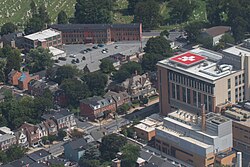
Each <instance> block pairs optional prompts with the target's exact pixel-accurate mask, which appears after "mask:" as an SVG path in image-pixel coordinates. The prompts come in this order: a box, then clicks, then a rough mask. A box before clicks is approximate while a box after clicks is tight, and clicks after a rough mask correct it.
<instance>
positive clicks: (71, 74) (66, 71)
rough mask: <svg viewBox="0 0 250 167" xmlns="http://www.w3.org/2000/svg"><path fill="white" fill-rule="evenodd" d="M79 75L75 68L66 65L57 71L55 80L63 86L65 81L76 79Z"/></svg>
mask: <svg viewBox="0 0 250 167" xmlns="http://www.w3.org/2000/svg"><path fill="white" fill-rule="evenodd" d="M78 75H79V71H78V69H77V68H76V67H75V66H71V65H64V66H60V67H59V68H58V69H57V70H56V76H55V78H54V80H55V81H56V82H57V83H59V84H61V83H62V81H63V80H65V79H72V78H76V76H78Z"/></svg>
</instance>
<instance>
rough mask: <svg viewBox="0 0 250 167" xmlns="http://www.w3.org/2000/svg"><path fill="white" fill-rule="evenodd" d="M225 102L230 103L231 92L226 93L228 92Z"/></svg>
mask: <svg viewBox="0 0 250 167" xmlns="http://www.w3.org/2000/svg"><path fill="white" fill-rule="evenodd" d="M227 100H228V101H231V91H228V92H227Z"/></svg>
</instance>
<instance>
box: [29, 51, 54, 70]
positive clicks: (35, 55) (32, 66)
mask: <svg viewBox="0 0 250 167" xmlns="http://www.w3.org/2000/svg"><path fill="white" fill-rule="evenodd" d="M52 56H53V55H52V54H51V53H50V52H49V50H48V49H43V48H41V47H38V48H37V49H31V50H30V52H29V53H28V55H27V60H28V61H27V63H28V65H27V68H28V69H29V70H30V71H31V73H34V72H38V71H41V70H45V69H47V68H50V67H52V65H53V60H52V59H51V57H52Z"/></svg>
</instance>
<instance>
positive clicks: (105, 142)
mask: <svg viewBox="0 0 250 167" xmlns="http://www.w3.org/2000/svg"><path fill="white" fill-rule="evenodd" d="M126 143H127V140H126V139H125V138H124V137H121V136H117V135H116V134H111V135H107V136H104V137H103V138H102V143H101V145H100V151H101V157H102V158H103V159H104V160H106V161H110V160H112V159H114V158H115V155H116V153H117V152H119V151H120V150H121V148H122V147H123V146H124V145H125V144H126Z"/></svg>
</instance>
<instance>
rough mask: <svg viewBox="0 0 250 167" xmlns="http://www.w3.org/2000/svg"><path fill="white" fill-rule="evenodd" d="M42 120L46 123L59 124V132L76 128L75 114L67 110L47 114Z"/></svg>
mask: <svg viewBox="0 0 250 167" xmlns="http://www.w3.org/2000/svg"><path fill="white" fill-rule="evenodd" d="M42 118H43V119H44V120H45V121H47V120H53V121H54V122H55V123H56V124H57V128H58V130H60V129H65V128H71V127H74V126H76V120H75V116H74V114H73V113H71V112H69V110H67V109H59V110H52V111H51V113H50V114H45V115H43V116H42Z"/></svg>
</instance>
